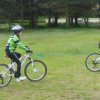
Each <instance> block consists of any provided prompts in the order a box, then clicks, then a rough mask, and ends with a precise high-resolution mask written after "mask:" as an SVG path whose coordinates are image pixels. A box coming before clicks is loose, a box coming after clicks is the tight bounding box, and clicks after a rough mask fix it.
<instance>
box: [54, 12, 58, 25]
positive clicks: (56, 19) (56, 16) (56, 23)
mask: <svg viewBox="0 0 100 100" xmlns="http://www.w3.org/2000/svg"><path fill="white" fill-rule="evenodd" d="M54 25H55V26H57V25H58V14H57V13H56V14H55V23H54Z"/></svg>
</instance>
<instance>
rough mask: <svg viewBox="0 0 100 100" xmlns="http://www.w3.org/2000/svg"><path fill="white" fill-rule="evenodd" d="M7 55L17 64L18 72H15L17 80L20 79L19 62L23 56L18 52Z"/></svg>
mask: <svg viewBox="0 0 100 100" xmlns="http://www.w3.org/2000/svg"><path fill="white" fill-rule="evenodd" d="M6 54H7V56H8V57H9V58H11V60H12V61H14V62H16V63H17V71H16V72H15V78H19V77H20V76H21V62H20V60H19V58H20V57H21V54H20V53H17V52H13V53H10V52H9V51H6Z"/></svg>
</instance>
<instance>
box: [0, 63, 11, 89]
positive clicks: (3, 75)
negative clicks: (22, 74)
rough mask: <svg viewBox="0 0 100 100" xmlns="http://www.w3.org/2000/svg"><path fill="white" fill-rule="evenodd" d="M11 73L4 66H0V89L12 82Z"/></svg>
mask: <svg viewBox="0 0 100 100" xmlns="http://www.w3.org/2000/svg"><path fill="white" fill-rule="evenodd" d="M11 74H12V71H11V70H10V69H8V66H7V65H6V64H0V88H1V87H5V86H7V85H8V84H9V83H10V81H11V80H12V76H11Z"/></svg>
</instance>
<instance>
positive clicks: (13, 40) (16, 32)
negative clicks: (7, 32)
mask: <svg viewBox="0 0 100 100" xmlns="http://www.w3.org/2000/svg"><path fill="white" fill-rule="evenodd" d="M11 30H12V31H13V34H12V35H11V37H10V38H9V39H8V42H7V44H6V49H5V52H6V55H7V56H8V57H9V58H10V59H11V60H12V61H14V62H16V64H17V71H16V72H15V78H16V79H17V82H19V81H21V80H25V79H26V77H21V62H20V60H19V58H20V57H21V54H20V53H18V52H15V50H16V48H17V47H19V48H21V49H23V50H25V51H26V52H32V51H31V50H30V49H29V48H28V47H27V46H25V45H24V44H23V43H22V42H21V40H20V35H21V34H22V30H23V27H22V26H20V25H15V26H13V27H12V29H11Z"/></svg>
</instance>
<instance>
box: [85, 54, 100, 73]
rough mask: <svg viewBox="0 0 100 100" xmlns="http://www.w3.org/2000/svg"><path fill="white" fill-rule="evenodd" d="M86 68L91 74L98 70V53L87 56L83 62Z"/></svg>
mask: <svg viewBox="0 0 100 100" xmlns="http://www.w3.org/2000/svg"><path fill="white" fill-rule="evenodd" d="M85 65H86V67H87V68H88V69H89V70H90V71H93V72H96V71H99V70H100V54H99V53H91V54H90V55H88V56H87V58H86V60H85Z"/></svg>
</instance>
